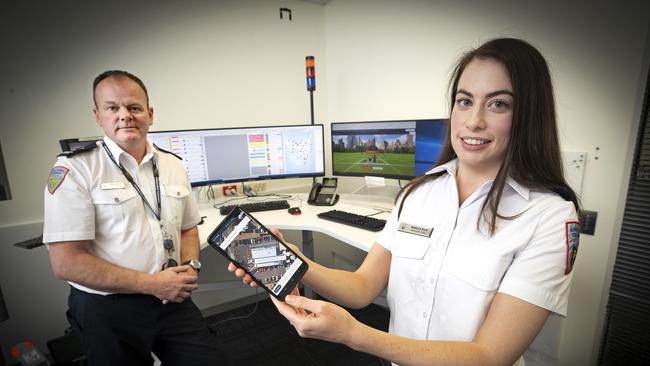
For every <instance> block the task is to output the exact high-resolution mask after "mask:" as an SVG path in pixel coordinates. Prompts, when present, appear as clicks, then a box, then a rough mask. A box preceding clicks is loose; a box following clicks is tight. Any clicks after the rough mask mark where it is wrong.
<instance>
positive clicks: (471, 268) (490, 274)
mask: <svg viewBox="0 0 650 366" xmlns="http://www.w3.org/2000/svg"><path fill="white" fill-rule="evenodd" d="M511 262H512V259H511V258H509V257H495V256H493V255H484V256H479V255H471V256H458V257H456V258H455V259H454V260H452V261H450V263H449V265H448V266H447V272H449V274H451V275H452V276H454V277H456V278H457V279H459V280H461V281H462V282H464V283H466V284H467V285H469V286H471V287H472V288H474V289H477V290H481V291H487V292H492V291H495V290H496V289H497V288H499V285H501V281H502V280H503V276H504V275H505V273H506V271H507V270H508V267H510V263H511Z"/></svg>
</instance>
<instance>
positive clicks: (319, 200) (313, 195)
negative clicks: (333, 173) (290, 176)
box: [307, 178, 339, 206]
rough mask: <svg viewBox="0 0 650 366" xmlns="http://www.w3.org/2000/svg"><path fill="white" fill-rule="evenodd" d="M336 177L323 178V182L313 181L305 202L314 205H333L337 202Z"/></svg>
mask: <svg viewBox="0 0 650 366" xmlns="http://www.w3.org/2000/svg"><path fill="white" fill-rule="evenodd" d="M337 184H338V178H323V183H322V184H321V183H314V185H313V186H312V187H311V192H309V198H307V203H309V204H310V205H316V206H333V205H335V204H336V202H338V200H339V195H338V194H336V186H337Z"/></svg>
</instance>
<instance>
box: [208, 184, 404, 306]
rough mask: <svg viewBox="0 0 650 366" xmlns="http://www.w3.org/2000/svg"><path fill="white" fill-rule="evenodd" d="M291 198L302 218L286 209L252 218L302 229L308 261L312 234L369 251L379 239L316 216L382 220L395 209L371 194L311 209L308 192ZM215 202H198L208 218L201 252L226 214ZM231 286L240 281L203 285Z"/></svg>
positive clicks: (268, 224) (309, 292)
mask: <svg viewBox="0 0 650 366" xmlns="http://www.w3.org/2000/svg"><path fill="white" fill-rule="evenodd" d="M286 195H291V198H284V199H286V200H287V201H288V202H289V204H290V205H291V206H292V207H294V206H298V207H300V210H301V211H302V213H301V214H300V215H291V214H290V213H289V212H287V210H286V209H283V210H272V211H260V212H253V213H252V214H253V216H255V218H256V219H258V220H259V221H260V222H261V223H262V224H263V225H264V226H266V227H268V228H274V227H275V228H278V229H280V230H299V231H301V232H302V253H303V254H304V255H305V256H307V258H311V259H314V240H313V236H312V233H313V232H320V233H323V234H326V235H328V236H330V237H333V238H335V239H338V240H339V241H341V242H343V243H346V244H348V245H351V246H353V247H355V248H358V249H361V250H363V251H365V252H368V251H369V250H370V248H372V246H373V244H374V243H375V241H376V240H377V238H378V237H379V234H380V232H373V231H368V230H363V229H359V228H356V227H354V226H350V225H344V224H339V223H336V222H333V221H329V220H324V219H321V218H319V217H318V216H317V214H319V213H321V212H325V211H329V210H341V211H347V212H352V213H356V214H359V215H371V214H375V213H377V212H381V211H386V212H381V213H379V214H377V215H374V216H373V217H376V218H379V219H384V220H386V219H388V216H389V214H390V210H391V209H392V208H393V201H392V200H391V199H390V198H389V197H377V196H368V195H354V194H342V195H341V197H340V199H339V202H338V203H337V204H336V205H334V206H312V205H309V204H307V193H293V194H292V193H287V194H286ZM279 199H283V198H279V197H251V198H248V199H243V198H242V199H241V200H237V201H233V202H228V203H226V204H234V203H248V202H254V201H262V200H268V201H271V200H279ZM216 202H223V201H211V202H204V203H199V211H200V213H201V216H205V218H204V219H203V224H201V225H199V226H198V228H199V240H200V242H201V250H203V249H205V248H206V247H209V244H208V242H207V238H208V236H209V235H210V234H211V233H212V231H213V230H214V229H215V228H216V227H217V225H219V223H220V222H221V221H222V220H223V219H224V217H225V216H224V215H221V214H220V213H219V210H218V209H216V208H214V207H213V205H214V204H215V203H216ZM231 285H236V286H241V281H239V280H236V281H233V283H232V284H202V285H201V286H202V288H203V290H204V291H211V290H222V289H225V288H228V287H230V286H231ZM305 296H307V297H311V298H313V297H314V296H313V292H312V290H311V289H309V288H305Z"/></svg>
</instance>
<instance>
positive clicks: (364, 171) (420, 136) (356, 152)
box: [330, 119, 448, 179]
mask: <svg viewBox="0 0 650 366" xmlns="http://www.w3.org/2000/svg"><path fill="white" fill-rule="evenodd" d="M447 121H448V120H446V119H426V120H400V121H377V122H333V123H331V125H330V128H331V136H332V174H334V175H340V176H375V177H384V178H395V179H411V178H413V177H416V176H418V175H422V174H424V173H426V172H427V171H428V170H430V169H431V168H432V167H433V164H434V163H435V162H436V161H437V160H438V156H439V155H440V152H441V151H442V146H443V144H444V138H445V132H446V129H447Z"/></svg>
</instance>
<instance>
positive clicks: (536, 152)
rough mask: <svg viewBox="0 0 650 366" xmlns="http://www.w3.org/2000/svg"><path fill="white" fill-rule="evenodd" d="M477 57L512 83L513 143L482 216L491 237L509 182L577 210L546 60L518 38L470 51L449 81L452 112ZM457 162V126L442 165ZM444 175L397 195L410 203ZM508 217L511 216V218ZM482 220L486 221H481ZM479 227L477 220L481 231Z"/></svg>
mask: <svg viewBox="0 0 650 366" xmlns="http://www.w3.org/2000/svg"><path fill="white" fill-rule="evenodd" d="M474 59H493V60H496V61H498V62H500V63H501V64H503V65H504V66H505V68H506V70H507V72H508V76H509V77H510V82H511V83H512V92H513V93H512V94H513V111H512V127H511V129H510V143H509V144H508V147H507V151H506V155H505V158H504V161H503V163H502V164H501V168H500V169H499V172H498V173H497V176H496V177H495V179H494V184H493V185H492V187H491V188H490V191H489V192H488V194H487V198H486V200H485V202H484V203H483V207H482V208H481V212H482V214H481V216H480V217H482V218H483V219H484V220H485V221H486V222H487V223H489V228H490V235H493V234H494V232H495V231H496V220H497V217H499V218H504V217H503V216H500V215H499V214H498V212H497V210H498V207H499V202H500V200H501V194H502V192H503V188H504V186H505V184H506V179H507V178H508V176H511V177H512V178H513V179H514V180H515V181H517V182H518V183H520V184H522V185H524V186H525V187H528V188H529V189H531V190H541V191H552V192H555V193H557V194H559V195H560V196H562V197H563V198H564V199H565V200H567V201H571V202H573V204H574V205H575V208H576V210H577V211H579V210H580V203H579V201H578V197H577V196H576V194H575V192H574V191H573V189H571V187H569V185H568V184H567V182H566V180H565V179H564V176H563V173H562V172H563V170H562V158H561V153H560V143H559V140H558V133H557V120H556V116H555V100H554V96H553V86H552V84H551V75H550V73H549V70H548V65H547V64H546V60H545V59H544V57H543V56H542V54H541V53H539V51H538V50H537V49H536V48H535V47H533V46H532V45H530V44H529V43H527V42H525V41H522V40H520V39H515V38H497V39H493V40H491V41H488V42H487V43H484V44H483V45H481V46H480V47H478V48H477V49H475V50H473V51H470V52H467V53H465V54H464V55H463V56H462V57H461V58H460V60H459V61H458V63H457V64H456V67H455V68H454V70H453V73H452V77H451V79H450V82H449V92H450V94H449V95H450V105H451V108H450V109H449V111H450V114H451V111H452V110H453V108H454V104H455V99H456V91H457V89H458V81H459V80H460V77H461V75H462V74H463V71H464V70H465V67H467V65H468V64H469V63H470V62H471V61H472V60H474ZM455 158H456V152H455V151H454V150H453V148H452V146H451V128H450V127H448V128H447V134H446V136H445V145H444V147H443V149H442V153H441V155H440V158H439V159H438V161H437V162H436V164H435V165H436V166H438V165H441V164H444V163H447V162H449V161H450V160H453V159H455ZM438 176H440V174H430V175H421V176H419V177H416V178H414V179H413V180H412V181H411V182H410V183H409V184H407V185H406V186H405V187H404V188H403V189H402V190H401V191H400V194H399V195H398V196H397V197H398V198H397V199H398V200H399V197H401V196H403V199H402V202H401V204H400V208H399V213H401V212H402V207H403V206H404V201H405V200H406V197H408V196H409V194H411V193H412V192H413V191H414V190H415V189H416V188H417V187H419V186H420V185H421V184H424V183H426V182H428V181H431V180H434V179H436V178H437V177H438ZM515 217H516V216H515ZM505 218H507V217H505ZM479 220H480V218H479ZM478 225H479V223H478V222H477V227H478Z"/></svg>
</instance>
